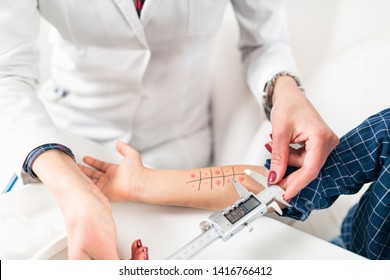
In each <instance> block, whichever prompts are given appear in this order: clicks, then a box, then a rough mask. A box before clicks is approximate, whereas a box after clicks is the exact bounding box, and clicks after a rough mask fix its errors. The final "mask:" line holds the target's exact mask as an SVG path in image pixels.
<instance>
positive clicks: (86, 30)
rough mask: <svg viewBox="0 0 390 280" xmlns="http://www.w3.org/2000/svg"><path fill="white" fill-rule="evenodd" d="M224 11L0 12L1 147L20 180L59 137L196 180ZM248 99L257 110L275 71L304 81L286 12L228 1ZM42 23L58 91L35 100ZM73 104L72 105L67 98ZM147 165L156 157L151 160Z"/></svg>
mask: <svg viewBox="0 0 390 280" xmlns="http://www.w3.org/2000/svg"><path fill="white" fill-rule="evenodd" d="M228 2H229V1H228V0H147V1H146V2H145V5H144V7H143V10H142V16H141V19H139V17H138V15H137V13H136V11H135V7H134V3H133V1H132V0H96V1H90V0H39V1H34V0H17V1H15V0H1V1H0V108H1V110H0V124H1V131H2V132H1V134H2V137H1V140H0V141H1V146H2V147H3V148H4V147H5V148H6V149H7V151H8V153H9V154H10V155H12V157H8V158H7V159H4V158H2V159H1V160H7V161H10V164H12V165H13V166H14V169H15V170H16V171H20V170H21V166H22V164H23V162H24V160H25V158H26V156H27V154H28V153H29V152H30V151H31V150H32V149H34V148H35V147H37V146H40V145H42V144H45V143H62V144H65V145H66V143H65V142H64V139H63V138H62V136H61V134H60V133H59V132H58V131H57V127H62V128H65V129H68V130H70V131H72V132H75V133H77V134H79V135H81V136H85V137H87V138H90V139H93V140H96V141H98V142H101V143H103V144H107V145H112V144H113V143H114V142H115V141H116V140H118V139H121V140H123V141H125V142H128V143H130V144H131V145H133V146H134V147H135V148H136V149H138V150H139V151H141V152H142V153H143V154H144V155H145V157H146V158H147V160H150V162H148V164H150V165H155V166H159V167H181V168H189V167H194V166H201V165H206V164H208V161H209V159H210V153H211V151H210V147H211V141H212V139H211V134H210V113H209V105H210V104H209V103H210V77H212V75H210V73H208V70H209V69H210V67H209V54H210V51H211V48H212V44H213V40H214V37H215V36H214V35H215V34H216V32H217V31H218V27H219V25H220V23H221V18H222V16H223V13H224V10H225V7H226V5H227V4H228ZM231 2H232V5H233V7H234V10H235V13H236V15H237V19H238V21H239V25H240V32H241V38H240V48H241V50H242V53H243V61H244V64H245V69H246V72H247V80H248V84H249V87H250V89H251V90H252V92H253V93H254V94H255V95H256V97H257V98H258V99H259V98H260V95H261V93H262V89H263V87H264V84H265V82H266V81H267V80H268V79H270V77H272V76H273V75H274V74H276V73H277V72H279V71H290V72H296V68H295V64H294V60H293V58H292V55H291V51H290V48H289V46H288V44H287V26H286V15H285V11H284V8H283V1H282V0H232V1H231ZM40 16H43V17H44V18H45V19H46V20H47V21H49V22H50V23H51V24H52V25H53V26H54V27H55V31H53V32H52V34H51V35H50V40H51V42H52V43H53V45H54V47H53V56H52V59H51V65H52V69H51V79H50V81H49V82H47V83H46V84H45V86H44V87H43V89H42V92H41V95H40V97H41V99H42V101H43V103H44V104H45V106H43V105H42V102H41V101H40V100H39V99H38V98H37V93H36V85H37V81H38V70H37V61H38V51H37V49H36V46H35V40H36V37H37V34H38V29H39V22H40ZM64 93H65V94H64ZM149 155H150V157H149Z"/></svg>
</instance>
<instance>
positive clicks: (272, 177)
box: [268, 170, 277, 183]
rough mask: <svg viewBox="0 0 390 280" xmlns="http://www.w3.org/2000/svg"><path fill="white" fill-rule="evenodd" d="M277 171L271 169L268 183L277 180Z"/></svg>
mask: <svg viewBox="0 0 390 280" xmlns="http://www.w3.org/2000/svg"><path fill="white" fill-rule="evenodd" d="M276 175H277V174H276V172H275V171H273V170H272V171H271V172H270V173H269V174H268V183H273V182H275V180H276Z"/></svg>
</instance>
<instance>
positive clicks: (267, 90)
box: [263, 71, 305, 120]
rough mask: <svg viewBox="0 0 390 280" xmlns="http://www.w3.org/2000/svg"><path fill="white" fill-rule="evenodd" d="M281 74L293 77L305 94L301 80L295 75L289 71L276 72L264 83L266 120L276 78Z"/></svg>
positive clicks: (269, 116)
mask: <svg viewBox="0 0 390 280" xmlns="http://www.w3.org/2000/svg"><path fill="white" fill-rule="evenodd" d="M282 76H289V77H291V78H293V79H294V81H295V82H296V84H297V86H298V88H299V89H300V90H301V91H302V93H303V94H305V90H304V88H303V87H302V83H301V80H300V79H299V78H298V77H297V76H295V75H293V74H291V73H289V72H285V71H283V72H279V73H277V74H276V75H275V76H273V77H272V79H271V80H269V81H268V82H267V83H266V84H265V86H264V90H263V107H264V112H265V115H266V117H267V119H268V120H271V110H272V105H273V104H272V96H273V94H274V88H275V84H276V80H277V79H278V78H279V77H282Z"/></svg>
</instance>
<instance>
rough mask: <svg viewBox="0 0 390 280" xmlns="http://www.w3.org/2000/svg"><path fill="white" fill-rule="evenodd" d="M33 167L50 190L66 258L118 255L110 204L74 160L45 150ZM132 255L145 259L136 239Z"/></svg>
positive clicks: (104, 257) (144, 249)
mask: <svg viewBox="0 0 390 280" xmlns="http://www.w3.org/2000/svg"><path fill="white" fill-rule="evenodd" d="M33 170H34V172H35V174H37V175H38V177H39V178H40V179H41V181H42V182H43V183H44V184H45V185H46V186H47V187H48V188H49V189H50V191H51V192H52V193H53V194H54V197H55V198H56V200H57V202H58V205H59V207H60V209H61V211H62V214H63V217H64V221H65V224H66V229H67V234H68V236H67V237H68V238H67V239H68V257H69V258H70V259H119V255H118V251H117V247H116V246H117V245H116V244H117V243H116V241H117V238H116V226H115V222H114V219H113V217H112V212H111V205H110V203H109V201H108V199H107V197H106V196H105V195H104V194H103V193H102V192H101V191H100V190H99V189H98V187H97V186H96V185H95V184H94V183H93V182H92V181H91V180H90V179H89V178H88V177H87V176H85V174H84V173H83V172H81V171H80V169H79V167H78V166H77V165H76V163H75V162H74V160H73V159H72V158H70V157H69V156H68V155H66V154H65V153H63V152H60V151H54V150H52V151H47V152H44V153H43V154H41V155H40V156H39V157H37V159H36V160H35V161H34V163H33ZM132 256H133V259H147V258H148V251H147V248H146V247H144V246H142V243H140V241H139V240H137V241H136V242H134V243H133V245H132Z"/></svg>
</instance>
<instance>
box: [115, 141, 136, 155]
mask: <svg viewBox="0 0 390 280" xmlns="http://www.w3.org/2000/svg"><path fill="white" fill-rule="evenodd" d="M116 150H117V151H118V152H119V153H120V154H121V155H122V156H124V157H129V156H130V157H133V156H138V152H137V151H136V150H134V149H133V148H132V147H130V146H129V145H127V144H125V143H124V142H122V141H117V142H116Z"/></svg>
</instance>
